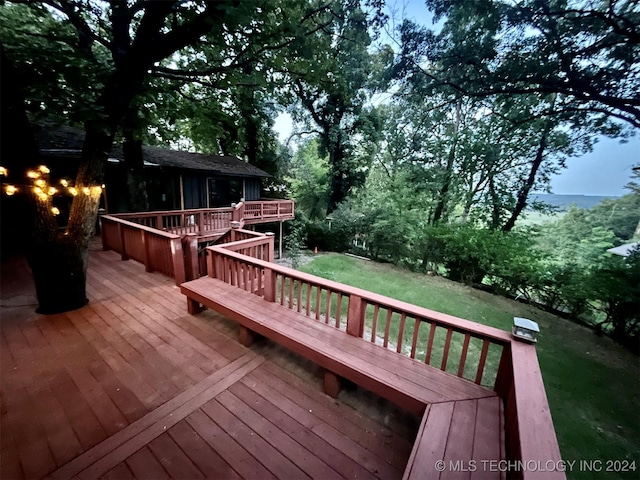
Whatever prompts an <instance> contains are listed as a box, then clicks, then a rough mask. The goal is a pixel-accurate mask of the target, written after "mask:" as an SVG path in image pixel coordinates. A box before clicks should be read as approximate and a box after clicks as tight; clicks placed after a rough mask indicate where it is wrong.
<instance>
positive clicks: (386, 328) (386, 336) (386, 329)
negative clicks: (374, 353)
mask: <svg viewBox="0 0 640 480" xmlns="http://www.w3.org/2000/svg"><path fill="white" fill-rule="evenodd" d="M391 315H393V310H391V309H390V308H387V323H386V324H385V326H384V342H383V343H382V346H383V347H385V348H386V347H387V346H388V345H389V329H390V328H391Z"/></svg>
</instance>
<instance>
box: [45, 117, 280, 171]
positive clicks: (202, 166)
mask: <svg viewBox="0 0 640 480" xmlns="http://www.w3.org/2000/svg"><path fill="white" fill-rule="evenodd" d="M36 138H37V141H38V146H39V147H40V153H41V154H42V155H46V156H52V157H71V158H74V157H75V158H79V156H80V154H81V153H82V144H83V142H84V132H83V131H82V130H79V129H77V128H72V127H67V126H55V127H54V126H51V125H42V126H40V128H39V131H38V132H36ZM142 158H143V160H144V164H145V166H147V167H154V166H158V167H163V168H179V169H187V170H199V171H206V172H210V173H212V174H216V175H229V176H237V177H270V176H271V175H269V174H268V173H267V172H265V171H264V170H261V169H259V168H258V167H256V166H254V165H251V164H249V163H247V162H245V161H243V160H240V159H239V158H237V157H229V156H220V155H209V154H204V153H192V152H185V151H180V150H170V149H168V148H161V147H152V146H148V145H144V146H143V147H142ZM123 160H124V154H123V151H122V145H118V144H114V145H113V147H112V149H111V152H109V161H110V162H115V163H119V162H121V161H123Z"/></svg>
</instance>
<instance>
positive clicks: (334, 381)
mask: <svg viewBox="0 0 640 480" xmlns="http://www.w3.org/2000/svg"><path fill="white" fill-rule="evenodd" d="M324 393H326V394H327V395H329V396H330V397H333V398H336V397H337V396H338V394H339V393H340V377H339V376H338V375H336V374H335V373H333V372H330V371H329V370H325V371H324Z"/></svg>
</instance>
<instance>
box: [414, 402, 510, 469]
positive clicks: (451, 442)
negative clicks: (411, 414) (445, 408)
mask: <svg viewBox="0 0 640 480" xmlns="http://www.w3.org/2000/svg"><path fill="white" fill-rule="evenodd" d="M496 400H497V399H496ZM477 413H478V400H465V401H461V402H455V404H454V407H453V414H452V417H451V425H450V428H449V435H448V437H447V446H446V447H445V453H444V457H443V458H442V460H443V461H444V462H445V465H446V466H447V467H448V468H446V469H445V470H444V471H443V472H442V473H441V474H440V479H441V480H445V479H446V480H458V479H459V480H462V479H468V478H469V471H468V470H469V469H470V465H471V460H477V458H475V457H474V455H473V453H474V440H475V436H474V432H475V430H476V420H477V419H476V415H477ZM495 420H496V421H497V420H498V419H497V418H496V419H495ZM427 433H429V432H427ZM495 433H498V432H495ZM425 440H426V438H424V437H423V441H425ZM485 440H489V439H488V438H485ZM498 442H499V440H498ZM486 458H492V457H486ZM451 465H461V466H462V467H463V468H461V469H459V471H456V469H453V468H449V467H450V466H451ZM478 468H479V469H480V470H483V469H482V463H481V462H478ZM482 473H483V474H485V475H486V473H485V472H484V471H483V472H482ZM484 478H487V479H489V478H491V477H490V476H486V477H484Z"/></svg>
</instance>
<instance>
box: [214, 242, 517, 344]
mask: <svg viewBox="0 0 640 480" xmlns="http://www.w3.org/2000/svg"><path fill="white" fill-rule="evenodd" d="M226 245H228V244H224V245H219V246H218V245H214V246H211V247H207V250H211V251H214V252H220V251H221V250H223V252H222V253H224V254H225V255H227V256H229V257H233V258H236V259H238V260H243V261H247V260H249V259H247V257H246V256H245V255H242V254H239V253H236V252H233V251H229V250H227V249H226V248H225V247H226ZM250 261H252V262H253V263H254V264H255V265H256V266H261V267H263V268H268V269H270V270H272V271H274V272H277V273H282V274H286V275H289V276H291V277H295V278H299V279H300V280H302V281H304V282H307V283H311V284H313V285H318V286H321V287H323V288H325V289H327V290H331V291H337V290H343V291H344V292H345V293H350V294H353V295H358V296H359V297H361V298H366V299H367V300H371V302H372V303H373V302H375V303H378V304H380V305H383V306H385V307H390V308H397V309H402V310H405V311H406V312H407V313H411V314H412V315H417V316H418V317H423V318H429V319H433V320H435V321H437V322H439V323H442V324H443V325H446V326H447V327H452V328H453V329H457V330H460V331H464V332H466V331H469V332H471V333H474V334H475V335H476V336H478V337H486V338H489V339H491V340H493V341H495V342H497V343H500V344H506V343H509V342H510V341H511V335H510V334H509V333H508V332H505V331H504V330H500V329H498V328H494V327H489V326H487V325H483V324H481V323H477V322H473V321H471V320H466V319H463V318H458V317H454V316H453V315H447V314H446V313H441V312H437V311H435V310H430V309H427V308H424V307H419V306H417V305H413V304H411V303H406V302H403V301H401V300H396V299H394V298H390V297H386V296H384V295H379V294H377V293H374V292H370V291H368V290H363V289H361V288H358V287H352V286H350V285H345V284H343V283H338V282H334V281H333V280H328V279H326V278H321V277H317V276H315V275H310V274H308V273H304V272H300V271H299V270H294V269H292V268H288V267H284V266H282V265H278V264H275V263H269V262H265V261H263V260H257V259H253V258H252V259H250Z"/></svg>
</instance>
